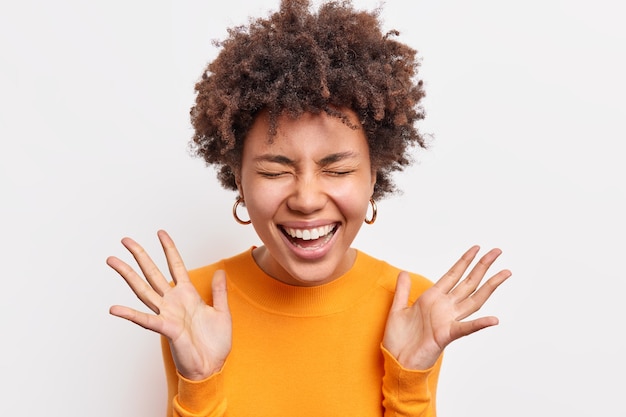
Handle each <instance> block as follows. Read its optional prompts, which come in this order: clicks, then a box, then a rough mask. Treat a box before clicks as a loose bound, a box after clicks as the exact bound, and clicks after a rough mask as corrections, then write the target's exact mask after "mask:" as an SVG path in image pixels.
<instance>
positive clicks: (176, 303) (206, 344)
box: [106, 230, 232, 381]
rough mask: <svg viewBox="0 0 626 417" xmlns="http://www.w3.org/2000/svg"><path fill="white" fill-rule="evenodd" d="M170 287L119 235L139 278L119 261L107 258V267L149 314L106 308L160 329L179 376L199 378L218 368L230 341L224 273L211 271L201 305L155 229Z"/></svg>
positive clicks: (167, 243) (145, 257)
mask: <svg viewBox="0 0 626 417" xmlns="http://www.w3.org/2000/svg"><path fill="white" fill-rule="evenodd" d="M158 237H159V241H160V242H161V246H162V247H163V251H164V252H165V257H166V259H167V265H168V268H169V271H170V274H171V276H172V279H173V281H174V284H175V285H173V286H172V285H170V284H169V282H168V281H167V279H166V278H165V277H164V276H163V274H162V273H161V271H159V269H158V268H157V266H156V265H155V264H154V262H153V261H152V259H151V258H150V256H149V255H148V254H147V252H146V251H145V250H144V249H143V248H142V247H141V246H140V245H139V244H138V243H137V242H135V241H134V240H132V239H130V238H124V239H122V244H123V245H124V247H126V249H128V251H129V252H130V253H131V254H132V255H133V257H134V258H135V260H136V261H137V264H138V265H139V268H141V271H142V273H143V275H144V277H145V280H144V279H143V278H142V277H141V276H140V275H139V274H138V273H137V272H135V270H134V269H133V268H132V267H131V266H129V265H128V264H127V263H125V262H124V261H122V260H120V259H119V258H116V257H114V256H111V257H109V258H107V261H106V262H107V265H109V266H110V267H111V268H113V269H114V270H115V271H116V272H117V273H118V274H120V275H121V276H122V278H124V280H125V281H126V283H127V284H128V286H129V287H130V288H131V289H132V290H133V292H134V293H135V295H137V297H138V298H139V299H140V300H141V301H142V302H143V303H144V304H145V305H146V306H147V307H148V308H149V309H150V310H152V311H153V312H154V313H155V314H147V313H143V312H141V311H138V310H134V309H132V308H129V307H125V306H119V305H115V306H112V307H111V308H110V310H109V312H110V313H111V314H112V315H114V316H117V317H121V318H124V319H127V320H130V321H132V322H133V323H136V324H138V325H139V326H141V327H144V328H146V329H148V330H152V331H154V332H157V333H160V334H161V335H163V336H164V337H166V338H167V339H168V340H169V343H170V349H171V351H172V357H173V359H174V363H175V364H176V369H177V370H178V372H179V373H180V374H181V375H182V376H183V377H185V378H187V379H190V380H196V381H199V380H202V379H205V378H208V377H209V376H211V375H213V374H214V373H216V372H218V371H219V370H221V369H222V366H223V365H224V362H225V361H226V357H227V356H228V354H229V353H230V349H231V344H232V321H231V316H230V310H229V308H228V298H227V293H226V273H225V272H224V271H223V270H218V271H216V272H215V274H214V275H213V283H212V292H213V306H209V305H207V304H206V303H205V302H204V301H203V300H202V298H201V297H200V295H199V294H198V292H197V291H196V289H195V287H194V286H193V284H192V283H191V281H190V280H189V275H188V274H187V269H186V268H185V265H184V264H183V260H182V258H181V256H180V254H179V253H178V250H177V249H176V246H175V245H174V242H173V241H172V239H171V238H170V236H169V235H168V234H167V233H166V232H165V231H163V230H159V232H158Z"/></svg>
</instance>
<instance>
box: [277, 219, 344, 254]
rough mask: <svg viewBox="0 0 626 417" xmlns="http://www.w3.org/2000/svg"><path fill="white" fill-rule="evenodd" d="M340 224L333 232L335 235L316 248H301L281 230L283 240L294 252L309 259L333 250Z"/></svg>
mask: <svg viewBox="0 0 626 417" xmlns="http://www.w3.org/2000/svg"><path fill="white" fill-rule="evenodd" d="M339 227H340V226H337V227H336V228H335V230H334V231H333V232H332V233H333V235H332V236H331V237H330V239H328V241H325V242H324V243H322V244H321V245H320V246H319V247H316V248H301V247H299V246H297V245H294V244H293V242H292V241H291V240H289V238H288V237H287V236H285V234H284V233H282V232H281V236H282V238H283V241H284V242H285V244H286V245H287V247H288V248H289V249H290V250H291V252H293V253H294V254H295V255H296V256H297V257H298V258H301V259H306V260H309V261H312V260H317V259H320V258H323V257H324V256H326V254H327V253H328V252H329V251H330V250H331V248H332V246H333V243H334V242H335V238H336V237H337V231H338V230H339Z"/></svg>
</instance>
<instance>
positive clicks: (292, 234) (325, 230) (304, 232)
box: [282, 224, 337, 250]
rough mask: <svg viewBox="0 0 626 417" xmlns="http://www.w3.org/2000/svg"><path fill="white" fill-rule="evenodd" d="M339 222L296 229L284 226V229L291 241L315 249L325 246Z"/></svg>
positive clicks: (307, 248)
mask: <svg viewBox="0 0 626 417" xmlns="http://www.w3.org/2000/svg"><path fill="white" fill-rule="evenodd" d="M336 230H337V224H328V225H325V226H320V227H313V228H310V229H294V228H291V227H283V228H282V231H283V233H284V235H285V236H287V238H288V239H289V241H290V242H291V243H292V244H293V245H294V246H297V247H298V248H301V249H304V250H314V249H318V248H321V247H322V246H324V245H325V244H326V243H328V241H330V239H332V237H333V235H334V234H335V231H336Z"/></svg>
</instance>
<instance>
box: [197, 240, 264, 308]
mask: <svg viewBox="0 0 626 417" xmlns="http://www.w3.org/2000/svg"><path fill="white" fill-rule="evenodd" d="M251 260H252V248H250V249H247V250H245V251H244V252H241V253H239V254H237V255H234V256H231V257H230V258H224V259H221V260H219V261H217V262H214V263H212V264H208V265H204V266H201V267H198V268H193V269H190V270H189V271H188V273H189V279H190V281H191V283H192V284H193V285H194V287H196V290H197V291H198V293H199V294H200V296H201V297H202V298H203V299H204V300H205V302H210V300H211V283H212V281H213V274H215V271H217V270H220V269H222V270H224V271H226V275H227V276H229V275H231V274H232V272H233V270H236V269H238V268H246V266H247V265H249V264H250V262H251ZM252 262H254V261H252Z"/></svg>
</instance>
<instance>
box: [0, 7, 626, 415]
mask: <svg viewBox="0 0 626 417" xmlns="http://www.w3.org/2000/svg"><path fill="white" fill-rule="evenodd" d="M216 4H219V6H216ZM355 4H356V6H357V7H359V8H361V7H365V8H368V9H371V8H372V7H375V6H376V5H377V3H376V2H374V1H373V0H367V1H366V0H360V1H357V2H356V3H355ZM618 4H619V2H617V1H608V0H604V1H594V2H591V1H586V2H583V1H570V2H565V1H557V0H529V1H525V2H503V1H496V0H476V1H471V2H470V1H462V0H449V1H446V0H438V1H435V0H418V1H415V2H413V1H411V2H409V1H393V0H389V2H388V4H387V5H386V6H384V9H383V10H384V12H383V15H382V17H383V21H384V26H385V28H386V29H392V28H396V29H399V30H400V31H401V36H400V38H399V39H400V40H402V41H403V42H406V43H408V44H410V45H411V46H413V47H415V48H416V49H418V50H419V52H420V56H421V57H422V58H423V61H422V67H421V75H422V77H423V78H424V79H425V82H426V90H427V94H428V98H427V100H426V101H425V102H424V105H425V106H426V110H427V113H428V117H427V120H426V121H425V122H424V123H423V124H422V125H421V128H422V130H423V131H424V132H425V133H432V134H433V135H434V140H433V143H432V147H431V149H430V150H428V151H427V152H422V153H420V154H418V155H417V159H418V163H417V164H415V165H414V166H413V167H411V168H410V169H409V170H407V171H406V173H405V174H404V175H402V176H399V177H398V181H399V183H400V185H401V187H402V188H403V189H404V191H405V192H404V194H403V195H402V196H399V197H396V198H392V199H389V200H385V201H382V202H380V203H379V219H378V221H377V222H376V224H375V225H373V226H365V227H364V228H363V229H362V234H361V235H360V236H359V238H358V239H357V242H355V245H356V246H357V247H359V248H361V249H363V250H365V251H367V252H369V253H371V254H372V255H374V256H377V257H380V258H384V259H386V260H388V261H389V262H391V263H393V264H396V265H397V266H400V267H403V268H406V269H409V270H412V271H415V272H419V273H422V274H424V275H426V276H428V277H430V278H432V279H436V278H438V277H439V276H440V275H441V274H442V273H443V272H444V271H445V270H446V269H447V268H448V267H449V266H450V265H451V264H452V262H453V261H455V260H456V259H457V257H458V256H460V255H461V253H462V252H463V251H464V250H465V249H466V248H468V247H469V246H471V245H472V244H475V243H477V244H480V245H481V246H482V247H483V252H484V251H486V250H487V249H489V248H491V247H494V246H498V247H500V248H502V249H503V251H504V254H503V255H502V257H501V259H500V260H499V261H498V262H497V267H498V268H510V269H511V270H512V271H513V273H514V275H513V277H512V278H511V280H510V281H509V282H507V283H506V284H505V285H504V286H503V287H502V288H501V289H500V290H499V291H498V293H496V295H495V296H494V298H493V299H492V300H490V301H489V303H488V304H487V306H486V307H485V314H487V313H488V314H495V315H498V316H499V318H500V320H501V324H500V326H498V327H495V328H491V329H487V330H485V331H484V332H482V333H479V334H476V335H474V336H472V337H469V338H465V339H462V340H459V341H457V342H455V343H454V344H453V345H451V346H450V347H449V349H448V351H447V358H446V362H445V364H444V368H443V371H442V376H441V379H440V389H439V396H438V402H439V414H440V415H441V416H481V417H501V416H508V417H514V416H520V417H521V416H529V415H533V416H589V415H594V416H624V415H626V406H625V405H624V402H623V400H622V398H623V390H624V388H625V386H624V383H623V375H624V374H625V373H626V365H625V361H624V355H623V352H624V349H625V344H626V342H624V338H623V331H624V308H623V298H624V297H623V295H622V292H623V290H624V285H623V280H624V272H623V268H622V265H623V260H624V252H625V250H626V245H625V244H624V232H626V227H625V222H624V212H625V211H626V204H625V202H624V200H625V198H624V197H625V194H626V193H625V190H624V178H626V176H625V174H626V170H625V168H624V164H623V154H624V150H623V142H624V139H626V127H625V125H626V123H625V119H626V117H625V116H626V106H625V105H624V97H626V82H625V81H624V75H623V74H625V73H626V55H625V54H626V46H625V45H626V30H625V29H624V26H623V25H622V22H621V20H622V16H623V13H622V11H621V10H619V9H618V6H617V5H618ZM277 7H278V0H271V1H270V0H263V1H256V2H254V6H250V2H246V1H243V0H230V1H228V2H209V1H190V0H188V1H177V2H174V1H171V2H167V1H147V0H145V1H121V0H114V1H103V0H97V1H90V2H81V1H78V0H75V1H72V0H60V1H56V2H44V1H36V0H26V1H21V2H19V3H18V2H3V3H2V5H1V6H0V75H1V76H0V175H1V176H0V186H1V189H0V199H1V204H0V236H1V237H2V239H1V243H0V245H1V248H0V256H1V265H2V269H1V271H2V272H1V278H2V287H1V290H0V291H1V292H0V294H1V296H0V297H1V301H0V325H1V329H0V337H1V340H0V346H1V355H0V366H1V369H0V374H1V375H2V380H3V388H2V389H1V391H0V397H1V400H0V403H1V404H2V410H3V411H2V414H3V415H10V416H34V415H46V416H50V415H54V416H60V415H64V416H76V417H78V416H80V417H83V416H90V417H97V416H107V417H110V416H116V417H120V416H128V417H137V416H159V415H163V410H164V405H165V384H164V378H163V372H162V367H161V357H160V351H159V345H158V337H157V335H155V334H153V333H150V332H148V331H145V330H143V329H140V328H138V327H136V326H134V325H132V324H131V323H128V322H125V321H123V320H120V319H117V318H115V317H112V316H110V315H109V314H108V308H109V306H110V305H111V304H127V305H131V306H134V307H138V308H139V307H141V304H140V303H139V301H138V300H136V299H135V297H134V295H133V294H132V293H131V292H130V290H129V289H128V288H127V287H126V286H125V285H124V283H123V281H122V279H121V278H119V277H118V276H117V275H116V274H115V273H114V272H113V271H112V270H110V269H109V268H108V267H107V266H106V265H105V259H106V257H107V256H109V255H117V256H120V257H123V258H125V259H127V258H128V257H127V255H126V253H125V252H124V250H123V248H122V246H121V245H120V244H119V240H120V239H121V238H122V237H123V236H126V235H128V236H132V237H133V238H135V239H137V240H138V241H139V242H140V243H143V244H144V245H145V246H146V247H147V249H148V250H150V251H151V252H152V253H153V255H154V257H155V258H156V259H157V260H158V261H159V264H160V265H163V259H162V257H161V254H160V251H159V248H158V243H157V240H156V234H155V233H156V230H157V229H159V228H165V229H167V230H168V231H169V232H170V233H171V234H172V236H173V237H174V239H175V241H176V242H177V243H178V245H179V249H180V251H181V252H182V254H183V256H184V258H185V261H186V263H187V266H188V267H197V266H200V265H203V264H206V263H209V262H212V261H214V260H217V259H219V258H222V257H224V256H228V255H231V254H234V253H236V252H238V251H241V250H244V249H246V248H248V247H249V246H250V245H253V244H258V240H257V238H256V237H255V235H254V234H253V231H252V228H251V227H247V228H246V227H244V226H240V225H238V224H236V223H235V222H234V221H233V219H232V217H231V214H230V209H231V205H232V202H233V201H234V198H235V195H234V193H231V192H225V191H223V190H221V188H219V186H218V185H217V181H216V180H215V179H214V173H213V170H212V169H211V168H207V167H205V166H204V164H203V162H201V161H200V160H199V159H197V158H194V157H192V156H190V155H189V154H188V151H187V142H188V140H189V138H190V137H191V128H190V123H189V118H188V111H189V108H190V106H191V105H192V103H193V85H194V82H195V81H196V79H197V78H198V76H199V75H200V74H201V72H202V70H203V68H204V66H205V64H206V63H207V62H208V61H209V60H210V59H212V58H213V57H214V56H215V49H214V48H213V47H212V45H211V40H212V39H215V38H223V37H224V36H225V34H226V30H225V29H226V27H228V26H232V25H235V24H244V23H246V18H247V16H249V15H254V16H257V15H266V12H267V11H268V10H270V9H272V10H273V9H276V8H277Z"/></svg>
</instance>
